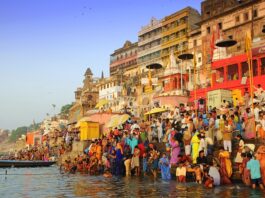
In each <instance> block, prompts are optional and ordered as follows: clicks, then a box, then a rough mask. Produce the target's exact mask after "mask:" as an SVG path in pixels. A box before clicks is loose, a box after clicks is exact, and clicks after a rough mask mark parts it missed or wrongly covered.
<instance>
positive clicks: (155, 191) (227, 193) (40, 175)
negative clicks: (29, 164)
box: [0, 166, 265, 198]
mask: <svg viewBox="0 0 265 198" xmlns="http://www.w3.org/2000/svg"><path fill="white" fill-rule="evenodd" d="M4 172H5V169H0V174H4ZM5 177H6V179H5ZM264 194H265V193H264V192H261V191H260V190H251V189H250V188H248V187H245V186H242V185H235V186H222V187H217V188H214V189H205V188H204V187H203V186H202V185H197V184H195V183H187V184H177V183H176V182H175V181H173V180H172V181H161V180H153V179H151V178H135V177H132V178H117V177H112V178H107V179H106V178H104V177H102V176H97V177H95V176H88V175H82V174H76V175H69V174H59V171H58V169H57V167H56V166H54V167H49V168H28V169H16V168H12V169H8V175H7V176H5V175H1V176H0V195H1V196H0V197H1V198H2V197H3V198H5V197H8V198H9V197H16V198H19V197H23V198H24V197H25V198H28V197H29V198H31V197H33V198H35V197H37V198H44V197H45V198H47V197H48V198H50V197H51V198H65V197H67V198H68V197H93V198H97V197H99V198H102V197H113V198H114V197H115V198H116V197H119V198H122V197H192V198H197V197H209V198H210V197H221V198H228V197H245V198H248V197H263V195H264Z"/></svg>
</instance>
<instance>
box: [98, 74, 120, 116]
mask: <svg viewBox="0 0 265 198" xmlns="http://www.w3.org/2000/svg"><path fill="white" fill-rule="evenodd" d="M97 87H98V90H99V100H102V99H106V100H107V101H108V104H106V105H105V107H106V108H111V109H112V111H117V110H118V109H119V105H120V98H121V97H122V85H121V78H119V76H118V75H116V76H111V77H108V78H103V79H100V81H99V82H98V84H97Z"/></svg>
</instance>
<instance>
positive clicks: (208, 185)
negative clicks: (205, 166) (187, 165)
mask: <svg viewBox="0 0 265 198" xmlns="http://www.w3.org/2000/svg"><path fill="white" fill-rule="evenodd" d="M204 177H205V182H204V186H205V187H206V188H213V184H214V180H213V178H212V177H211V176H210V175H209V174H208V171H205V174H204Z"/></svg>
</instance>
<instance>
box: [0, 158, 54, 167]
mask: <svg viewBox="0 0 265 198" xmlns="http://www.w3.org/2000/svg"><path fill="white" fill-rule="evenodd" d="M55 163H56V162H55V161H49V162H44V161H23V160H21V161H19V160H0V168H10V167H17V168H22V167H24V168H26V167H48V166H51V165H53V164H55Z"/></svg>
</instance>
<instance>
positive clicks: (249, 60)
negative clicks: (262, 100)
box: [246, 34, 254, 113]
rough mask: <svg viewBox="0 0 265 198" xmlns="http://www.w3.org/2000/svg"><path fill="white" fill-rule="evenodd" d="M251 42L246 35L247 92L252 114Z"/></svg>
mask: <svg viewBox="0 0 265 198" xmlns="http://www.w3.org/2000/svg"><path fill="white" fill-rule="evenodd" d="M251 50H252V49H251V40H250V37H249V35H248V34H247V35H246V52H247V58H248V70H249V88H250V89H249V90H250V99H251V103H252V104H251V108H252V112H253V113H254V104H253V65H252V51H251Z"/></svg>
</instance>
